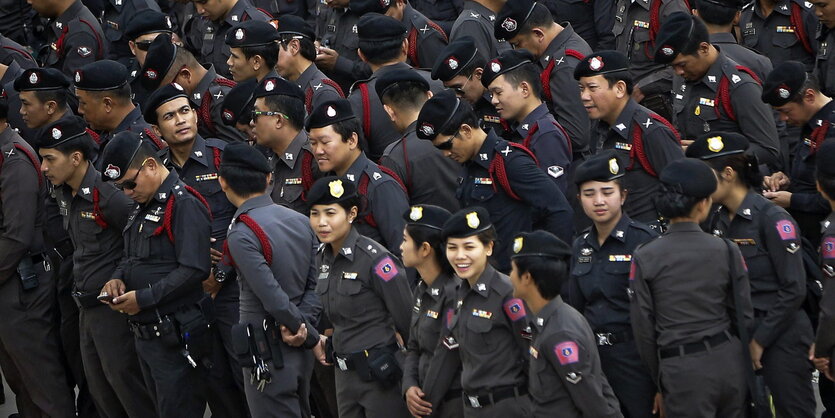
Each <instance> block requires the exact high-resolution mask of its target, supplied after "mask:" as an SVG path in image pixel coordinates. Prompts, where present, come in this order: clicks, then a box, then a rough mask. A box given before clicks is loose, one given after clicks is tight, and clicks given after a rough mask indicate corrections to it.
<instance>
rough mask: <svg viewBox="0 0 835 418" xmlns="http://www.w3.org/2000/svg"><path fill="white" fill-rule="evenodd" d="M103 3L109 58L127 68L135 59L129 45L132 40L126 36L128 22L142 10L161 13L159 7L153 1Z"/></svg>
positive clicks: (119, 0)
mask: <svg viewBox="0 0 835 418" xmlns="http://www.w3.org/2000/svg"><path fill="white" fill-rule="evenodd" d="M103 3H104V13H103V14H102V16H101V23H102V25H103V27H102V29H103V31H104V38H103V39H106V42H107V43H108V44H109V45H108V49H107V58H108V59H111V60H114V61H119V62H120V63H122V64H124V65H126V66H127V65H128V64H130V61H131V58H133V54H132V53H131V48H130V46H129V45H128V42H129V41H130V40H131V38H128V37H127V36H125V29H126V28H127V25H128V22H130V20H131V19H132V18H133V17H134V16H135V15H136V13H138V12H140V11H142V10H153V11H156V12H159V11H160V8H159V5H158V4H157V2H156V1H153V0H107V1H104V2H103Z"/></svg>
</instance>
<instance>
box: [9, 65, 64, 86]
mask: <svg viewBox="0 0 835 418" xmlns="http://www.w3.org/2000/svg"><path fill="white" fill-rule="evenodd" d="M69 86H70V80H68V79H67V76H65V75H64V73H62V72H61V71H59V70H56V69H54V68H30V69H28V70H26V71H24V72H23V73H21V74H20V75H19V76H17V78H16V79H15V81H14V89H15V90H17V91H33V90H59V89H65V88H67V87H69Z"/></svg>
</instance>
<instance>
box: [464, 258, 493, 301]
mask: <svg viewBox="0 0 835 418" xmlns="http://www.w3.org/2000/svg"><path fill="white" fill-rule="evenodd" d="M498 275H499V273H498V272H497V271H496V269H495V268H493V266H491V265H490V263H488V264H487V267H485V268H484V271H483V272H481V276H479V277H478V280H477V281H476V282H475V286H473V287H471V288H470V290H472V291H473V292H475V293H478V294H479V295H481V296H482V297H484V298H487V297H489V296H490V285H491V284H492V283H493V279H494V278H495V277H496V276H498Z"/></svg>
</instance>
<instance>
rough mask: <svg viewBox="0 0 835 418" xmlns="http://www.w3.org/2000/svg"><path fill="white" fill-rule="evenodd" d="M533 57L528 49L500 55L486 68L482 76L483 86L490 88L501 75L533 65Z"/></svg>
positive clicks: (513, 50)
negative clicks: (526, 65)
mask: <svg viewBox="0 0 835 418" xmlns="http://www.w3.org/2000/svg"><path fill="white" fill-rule="evenodd" d="M533 60H534V57H533V55H531V53H530V52H528V50H526V49H511V50H509V51H504V52H502V53H501V54H499V56H498V57H496V58H494V59H493V60H492V61H490V62H488V63H487V65H486V66H485V67H486V68H485V69H484V73H483V74H482V75H481V84H483V85H484V87H489V86H490V83H492V82H493V80H495V79H496V78H498V77H499V76H500V75H502V74H504V73H506V72H508V71H513V70H515V69H517V68H519V67H521V66H523V65H525V64H529V63H532V62H533Z"/></svg>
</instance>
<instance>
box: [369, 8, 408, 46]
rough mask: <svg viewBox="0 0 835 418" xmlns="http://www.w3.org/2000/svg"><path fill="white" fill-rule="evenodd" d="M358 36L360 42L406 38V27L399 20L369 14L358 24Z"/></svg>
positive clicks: (377, 14)
mask: <svg viewBox="0 0 835 418" xmlns="http://www.w3.org/2000/svg"><path fill="white" fill-rule="evenodd" d="M357 36H358V37H359V40H360V41H370V42H376V41H385V40H390V39H401V40H402V39H404V38H406V27H405V26H403V24H402V23H400V21H399V20H397V19H395V18H393V17H389V16H386V15H381V14H379V13H368V14H365V15H363V16H362V17H361V18H360V19H359V21H358V22H357Z"/></svg>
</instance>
